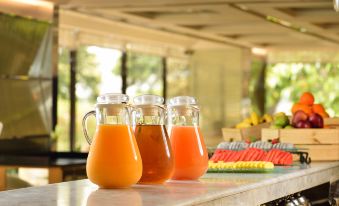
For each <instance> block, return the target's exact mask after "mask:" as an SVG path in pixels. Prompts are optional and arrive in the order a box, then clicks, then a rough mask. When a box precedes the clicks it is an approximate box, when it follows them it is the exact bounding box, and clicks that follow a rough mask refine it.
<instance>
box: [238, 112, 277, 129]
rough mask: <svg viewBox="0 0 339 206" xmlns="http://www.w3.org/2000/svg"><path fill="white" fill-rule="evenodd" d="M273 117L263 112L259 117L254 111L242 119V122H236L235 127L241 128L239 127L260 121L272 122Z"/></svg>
mask: <svg viewBox="0 0 339 206" xmlns="http://www.w3.org/2000/svg"><path fill="white" fill-rule="evenodd" d="M272 121H273V118H272V116H271V115H269V114H264V116H262V117H261V118H260V117H259V115H258V114H257V113H255V112H252V113H251V116H250V117H248V118H246V119H244V120H243V121H242V122H240V123H238V124H237V125H236V126H235V128H238V129H241V128H248V127H252V126H255V125H258V124H260V123H266V122H272Z"/></svg>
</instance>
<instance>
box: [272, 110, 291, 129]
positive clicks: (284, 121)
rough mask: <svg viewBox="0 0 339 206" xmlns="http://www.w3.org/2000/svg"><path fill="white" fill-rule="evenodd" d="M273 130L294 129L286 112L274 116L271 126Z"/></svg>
mask: <svg viewBox="0 0 339 206" xmlns="http://www.w3.org/2000/svg"><path fill="white" fill-rule="evenodd" d="M271 128H274V129H282V128H285V129H291V128H293V127H292V125H290V119H289V118H288V116H287V115H286V114H285V113H284V112H279V113H277V114H275V115H274V116H273V122H272V125H271Z"/></svg>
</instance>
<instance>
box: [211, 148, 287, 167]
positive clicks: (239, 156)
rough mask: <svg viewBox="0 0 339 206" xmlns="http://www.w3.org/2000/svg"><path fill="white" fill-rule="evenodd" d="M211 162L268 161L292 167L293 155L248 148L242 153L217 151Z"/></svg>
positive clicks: (279, 151) (276, 150) (278, 150)
mask: <svg viewBox="0 0 339 206" xmlns="http://www.w3.org/2000/svg"><path fill="white" fill-rule="evenodd" d="M210 161H212V162H219V161H223V162H238V161H266V162H272V163H273V164H279V165H291V164H292V163H293V158H292V154H291V153H289V152H285V151H283V150H280V149H271V150H270V151H268V152H265V151H264V150H262V149H258V148H247V149H245V150H241V151H233V150H224V149H217V150H216V151H215V152H214V154H213V156H212V157H211V159H210Z"/></svg>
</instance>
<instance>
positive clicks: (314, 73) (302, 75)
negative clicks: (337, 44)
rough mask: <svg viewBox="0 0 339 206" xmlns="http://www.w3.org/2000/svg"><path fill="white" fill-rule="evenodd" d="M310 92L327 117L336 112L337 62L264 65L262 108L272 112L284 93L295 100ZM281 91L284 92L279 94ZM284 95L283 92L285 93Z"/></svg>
mask: <svg viewBox="0 0 339 206" xmlns="http://www.w3.org/2000/svg"><path fill="white" fill-rule="evenodd" d="M305 91H310V92H312V93H313V95H314V97H315V101H316V102H317V103H322V104H323V105H324V107H325V108H326V110H327V112H328V113H329V114H330V116H334V115H337V116H338V115H339V63H277V64H271V65H269V66H268V68H267V76H266V111H268V112H271V113H272V112H274V111H275V108H276V106H277V103H278V102H279V101H281V100H282V99H283V98H285V96H288V99H287V100H288V101H290V102H297V101H298V100H299V97H300V96H301V94H302V93H303V92H305ZM283 94H284V95H283ZM286 94H287V95H286Z"/></svg>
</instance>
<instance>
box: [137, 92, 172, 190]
mask: <svg viewBox="0 0 339 206" xmlns="http://www.w3.org/2000/svg"><path fill="white" fill-rule="evenodd" d="M133 102H134V115H133V120H134V124H135V132H134V133H135V137H136V140H137V143H138V147H139V150H140V154H141V158H142V166H143V172H142V176H141V179H140V181H139V182H140V183H145V184H159V183H163V182H165V181H166V180H168V179H169V178H170V177H171V174H172V171H173V155H172V149H171V143H170V141H169V138H168V134H167V130H166V127H165V119H166V110H165V108H164V107H163V102H164V98H162V97H160V96H157V95H141V96H137V97H135V98H134V99H133Z"/></svg>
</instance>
